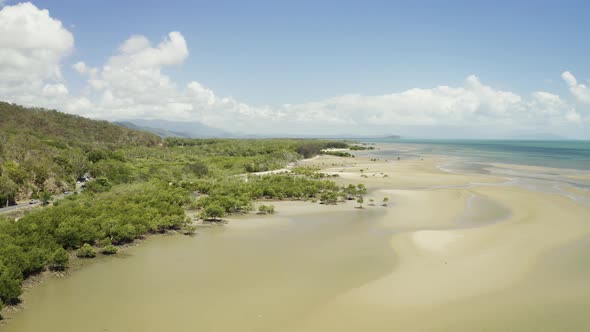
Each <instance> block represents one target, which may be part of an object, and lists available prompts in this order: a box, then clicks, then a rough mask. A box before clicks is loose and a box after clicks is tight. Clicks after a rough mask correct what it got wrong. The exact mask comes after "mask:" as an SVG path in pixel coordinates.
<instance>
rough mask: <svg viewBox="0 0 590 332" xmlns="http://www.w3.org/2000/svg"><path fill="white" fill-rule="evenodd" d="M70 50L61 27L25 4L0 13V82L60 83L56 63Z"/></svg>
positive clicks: (69, 41) (66, 33)
mask: <svg viewBox="0 0 590 332" xmlns="http://www.w3.org/2000/svg"><path fill="white" fill-rule="evenodd" d="M73 46H74V37H73V36H72V34H71V33H70V32H69V31H68V30H67V29H65V28H64V27H63V26H62V23H61V22H60V21H58V20H56V19H54V18H52V17H50V16H49V12H48V11H47V10H40V9H38V8H37V7H35V5H33V4H31V3H29V2H27V3H21V4H17V5H14V6H6V7H3V8H2V9H1V10H0V77H2V80H3V81H23V80H38V79H46V78H53V79H60V78H61V71H60V61H61V59H62V58H63V57H64V56H66V55H68V54H69V53H70V52H71V50H72V49H73Z"/></svg>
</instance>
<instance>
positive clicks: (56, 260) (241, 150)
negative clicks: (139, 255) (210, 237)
mask: <svg viewBox="0 0 590 332" xmlns="http://www.w3.org/2000/svg"><path fill="white" fill-rule="evenodd" d="M347 147H348V145H347V143H345V142H339V141H326V140H298V139H264V140H255V139H249V140H236V139H186V138H166V139H162V138H160V137H158V136H155V135H153V134H150V133H145V132H141V131H135V130H131V129H128V128H123V127H120V126H118V125H115V124H111V123H108V122H106V121H94V120H89V119H85V118H82V117H79V116H74V115H68V114H64V113H60V112H57V111H52V110H44V109H30V108H24V107H20V106H17V105H12V104H8V103H1V102H0V207H2V206H6V205H12V204H15V203H16V202H19V201H23V200H28V199H30V198H37V197H49V196H51V195H57V194H62V193H63V192H64V191H70V190H73V189H75V188H76V181H77V180H78V179H79V178H80V177H82V176H84V175H85V174H89V175H90V176H91V178H92V180H91V181H89V182H87V183H86V184H85V187H86V188H85V189H84V190H83V191H80V192H77V191H76V192H74V193H73V194H71V195H68V196H65V198H64V199H60V200H55V201H54V202H53V204H50V205H49V206H47V207H43V208H40V209H35V210H32V211H30V212H27V213H25V215H24V216H22V217H21V218H20V219H18V221H17V220H15V219H14V218H9V217H6V216H4V217H3V216H1V215H0V307H1V306H2V304H9V305H11V304H16V303H18V302H19V296H20V294H21V292H22V289H21V283H22V281H23V280H24V279H25V278H27V277H29V276H31V275H33V274H36V273H39V272H41V271H43V270H46V269H50V270H56V271H61V270H65V269H66V268H67V267H68V265H69V261H70V259H71V258H72V257H73V256H77V257H80V258H91V257H95V256H96V254H97V250H99V251H100V253H101V254H114V253H116V252H117V247H116V246H118V245H121V244H125V243H129V242H132V241H134V240H135V239H137V238H141V237H142V236H144V235H146V234H149V233H159V232H165V231H168V230H180V229H185V230H187V231H190V228H191V226H188V224H189V222H192V220H189V219H187V217H186V216H185V209H197V211H199V214H200V216H201V218H203V219H204V220H212V221H217V220H219V218H222V217H223V216H224V215H226V214H232V213H244V212H248V211H251V210H252V209H253V206H254V204H253V202H254V200H257V199H301V200H313V201H320V202H322V203H326V204H332V203H335V202H337V201H338V200H339V199H351V197H354V196H358V195H362V194H363V193H364V191H365V189H364V187H363V186H362V185H361V186H348V187H345V188H344V187H338V186H337V185H336V184H335V183H334V182H333V181H331V180H330V179H329V176H326V175H325V174H322V173H319V172H318V170H316V169H305V168H297V169H296V171H294V172H292V173H284V174H271V175H265V176H257V175H246V174H249V173H255V172H260V171H268V170H273V169H279V168H283V167H285V166H286V165H287V164H289V163H292V162H294V161H296V160H299V159H301V158H307V157H312V156H315V155H318V154H321V153H324V151H323V150H325V149H330V148H347ZM195 197H198V199H195ZM44 201H48V199H44ZM264 210H265V212H266V211H274V208H272V206H271V207H266V206H265V209H264Z"/></svg>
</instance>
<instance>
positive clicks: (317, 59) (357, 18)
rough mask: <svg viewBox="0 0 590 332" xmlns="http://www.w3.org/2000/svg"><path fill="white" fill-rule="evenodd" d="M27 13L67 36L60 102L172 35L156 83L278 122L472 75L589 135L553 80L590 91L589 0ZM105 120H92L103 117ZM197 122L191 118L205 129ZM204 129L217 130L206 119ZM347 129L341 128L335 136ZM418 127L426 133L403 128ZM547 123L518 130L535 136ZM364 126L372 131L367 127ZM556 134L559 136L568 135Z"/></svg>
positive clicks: (118, 4)
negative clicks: (129, 44) (129, 46)
mask: <svg viewBox="0 0 590 332" xmlns="http://www.w3.org/2000/svg"><path fill="white" fill-rule="evenodd" d="M15 3H16V1H5V5H8V6H10V5H13V4H15ZM32 3H33V4H34V5H35V7H37V8H38V9H48V10H49V15H50V17H51V18H52V19H54V20H59V21H61V22H62V23H63V27H64V28H65V29H67V30H68V31H69V32H70V33H71V34H72V35H73V36H74V40H75V41H74V45H73V47H72V49H71V50H70V52H69V53H68V54H67V55H64V56H63V57H62V58H60V63H59V65H60V67H61V72H62V74H63V80H64V81H65V82H66V83H67V88H68V92H69V94H72V95H76V96H78V97H79V96H80V95H81V94H84V93H85V91H86V89H87V77H85V76H81V75H79V73H78V72H77V71H76V70H74V69H73V68H72V65H73V64H75V63H77V62H80V61H82V62H84V63H85V64H86V65H87V66H89V67H95V68H98V69H99V70H100V69H101V68H102V67H103V66H104V65H105V64H106V63H107V62H108V61H109V59H110V58H111V57H112V56H114V55H115V54H116V53H117V49H118V48H119V47H120V45H122V44H123V43H124V42H125V41H126V40H128V39H129V38H130V37H131V36H137V35H142V36H145V37H146V38H147V39H148V40H149V41H151V44H152V46H154V47H156V45H157V44H158V43H159V42H161V41H162V40H164V39H165V38H167V36H168V34H169V33H170V32H173V31H177V32H179V33H181V34H182V37H183V38H184V40H185V42H186V45H187V47H188V55H187V56H186V57H185V58H184V59H183V61H180V62H179V63H175V64H173V65H165V66H160V67H159V69H161V72H162V73H163V75H165V76H166V77H168V78H170V79H171V80H173V81H174V82H175V84H176V85H178V86H185V85H187V84H189V83H190V82H193V81H197V82H199V84H201V85H202V86H203V87H206V88H207V89H210V90H211V91H212V92H214V94H215V95H216V96H221V97H223V96H227V97H231V98H233V99H234V100H235V101H236V103H243V104H246V105H248V106H249V107H258V108H262V109H270V111H269V112H271V111H272V109H275V108H281V110H278V111H276V112H277V113H281V112H284V113H288V112H289V111H287V110H284V107H283V105H285V104H293V105H300V106H301V105H305V104H309V103H317V102H319V101H325V100H327V99H330V98H335V97H339V96H346V95H351V94H354V95H362V96H381V95H387V94H392V93H403V92H404V91H408V90H411V89H415V88H421V89H433V88H436V87H439V86H450V87H462V86H464V85H465V81H466V79H467V78H468V77H470V75H475V76H476V77H477V79H478V81H479V82H481V84H482V85H483V86H485V87H490V88H492V89H493V90H494V91H506V92H510V93H513V94H516V95H518V96H521V97H522V98H523V99H527V100H528V99H529V98H530V97H529V96H530V95H531V94H532V93H535V92H548V93H551V94H554V95H557V96H559V97H560V98H561V101H563V102H564V103H567V106H565V108H564V109H563V113H564V114H565V113H566V112H567V111H568V110H571V109H572V108H573V109H575V111H576V112H578V113H579V114H580V116H581V119H582V123H583V124H582V125H581V126H582V127H578V128H577V129H576V133H579V134H576V136H580V135H583V133H584V131H585V129H587V127H588V124H587V122H586V119H585V116H586V114H588V113H587V111H586V110H587V109H588V105H587V104H586V103H585V102H580V100H583V98H582V99H580V100H578V99H579V98H576V96H574V95H572V93H571V92H570V87H569V86H568V84H566V82H564V79H562V74H563V73H564V72H565V71H569V72H571V73H572V74H573V75H575V78H576V79H577V82H576V83H577V84H578V85H580V84H581V85H585V86H588V85H590V81H589V79H590V61H588V59H589V57H588V55H589V54H590V42H589V38H588V31H590V19H589V17H588V16H589V14H590V2H588V1H362V2H361V1H355V2H352V1H350V2H346V1H321V2H320V1H296V2H295V1H292V2H287V1H201V2H199V1H79V0H78V1H74V0H65V1H64V0H61V1H43V0H39V1H33V2H32ZM582 93H586V91H585V90H583V91H582ZM221 97H220V98H221ZM88 98H89V100H90V101H93V100H92V98H90V97H88ZM530 103H533V101H531V102H530ZM325 104H326V103H323V104H322V105H323V106H322V107H324V108H326V107H327V108H332V107H336V106H334V105H328V106H326V105H325ZM336 104H338V105H340V103H339V102H338V103H336ZM369 104H370V103H369ZM564 105H565V104H564ZM308 106H309V105H308ZM315 106H317V105H315ZM355 107H358V106H355ZM408 107H411V106H408ZM527 107H529V106H527ZM297 109H298V110H301V107H298V108H297ZM359 111H362V109H360V110H359ZM309 112H312V111H309ZM347 112H350V110H349V109H348V110H347ZM482 112H483V113H485V110H484V111H482ZM196 113H199V112H196ZM201 113H202V112H201ZM201 113H199V114H201ZM259 113H260V112H259ZM263 113H264V112H263ZM312 113H313V112H312ZM336 113H337V112H336ZM483 113H482V114H483ZM85 115H87V114H86V113H85ZM103 115H104V116H101V115H98V116H97V117H107V118H108V117H109V115H108V114H103ZM111 115H112V114H111ZM131 115H132V114H131ZM137 115H140V114H137ZM145 115H146V114H143V115H142V116H145ZM150 115H153V114H150ZM201 115H202V114H201ZM529 117H530V116H529ZM206 118H207V117H198V116H194V117H192V118H190V119H191V120H195V121H196V120H201V121H203V122H208V121H207V120H206ZM377 118H380V115H379V116H377ZM396 119H398V117H396ZM209 122H210V123H209V124H211V125H217V126H218V125H219V121H216V120H213V119H212V118H211V119H209ZM354 122H355V120H354V119H352V120H351V119H348V118H347V119H345V120H344V121H342V125H343V126H347V125H345V124H348V125H352V124H354ZM402 122H403V121H402ZM517 122H518V121H517ZM422 123H424V124H428V125H432V123H431V122H429V121H424V122H419V121H417V122H416V123H413V122H412V121H410V122H408V124H409V125H416V124H418V125H420V124H422ZM554 123H555V122H551V123H547V124H545V125H542V124H535V125H530V124H528V123H527V124H526V125H521V126H517V125H518V123H515V126H517V127H519V128H520V129H523V128H524V129H523V130H525V131H526V130H541V129H539V127H543V126H544V127H547V126H553V124H554ZM449 125H451V126H455V125H457V123H451V124H449ZM560 126H561V125H560ZM578 126H580V125H578ZM361 127H362V128H363V130H362V131H371V130H370V128H369V127H370V126H369V124H367V123H365V124H363V125H362V126H361ZM521 127H522V128H521ZM557 127H559V126H556V130H557V131H559V133H563V132H569V131H570V130H569V129H568V128H569V127H567V126H561V127H559V128H557ZM246 128H247V127H246ZM229 129H231V128H229ZM238 129H239V128H236V130H238ZM344 129H349V128H343V130H344ZM352 129H354V128H352ZM550 129H551V128H550ZM336 130H337V128H332V129H330V130H329V131H336ZM344 131H345V132H349V131H348V130H344ZM493 131H494V130H492V129H490V132H493ZM549 131H551V130H549Z"/></svg>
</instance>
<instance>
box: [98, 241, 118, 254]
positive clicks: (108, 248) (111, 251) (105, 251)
mask: <svg viewBox="0 0 590 332" xmlns="http://www.w3.org/2000/svg"><path fill="white" fill-rule="evenodd" d="M117 251H119V249H117V247H115V246H114V245H112V244H109V245H106V246H105V247H104V248H102V254H103V255H114V254H116V253H117Z"/></svg>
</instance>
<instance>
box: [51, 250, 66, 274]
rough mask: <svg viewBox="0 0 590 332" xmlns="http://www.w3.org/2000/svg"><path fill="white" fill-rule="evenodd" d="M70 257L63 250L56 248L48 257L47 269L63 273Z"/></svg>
mask: <svg viewBox="0 0 590 332" xmlns="http://www.w3.org/2000/svg"><path fill="white" fill-rule="evenodd" d="M69 262H70V255H68V252H67V251H66V250H65V249H64V248H58V249H57V250H56V251H54V252H53V254H52V255H51V256H50V257H49V269H50V270H52V271H63V270H65V269H66V268H67V267H68V264H69Z"/></svg>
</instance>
